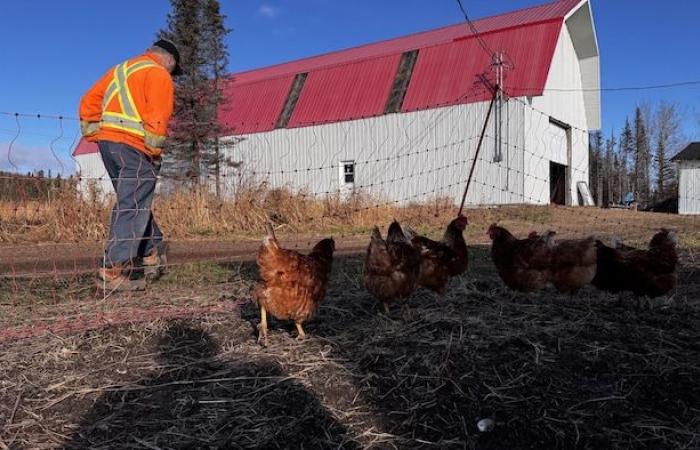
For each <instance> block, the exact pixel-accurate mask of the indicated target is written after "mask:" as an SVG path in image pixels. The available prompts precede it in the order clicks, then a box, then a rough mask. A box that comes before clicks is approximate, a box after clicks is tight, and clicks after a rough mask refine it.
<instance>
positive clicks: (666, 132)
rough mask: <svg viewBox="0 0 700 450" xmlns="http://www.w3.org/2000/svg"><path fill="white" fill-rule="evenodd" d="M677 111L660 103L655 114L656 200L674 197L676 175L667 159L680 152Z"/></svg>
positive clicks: (671, 106)
mask: <svg viewBox="0 0 700 450" xmlns="http://www.w3.org/2000/svg"><path fill="white" fill-rule="evenodd" d="M683 140H684V139H683V137H682V136H681V124H680V118H679V115H678V109H677V108H676V106H675V105H673V104H670V103H666V102H662V103H661V104H660V105H659V107H658V109H657V112H656V139H655V141H656V142H655V143H656V151H655V154H654V163H655V167H656V189H655V194H656V198H657V199H658V200H664V199H666V198H668V197H669V196H670V195H674V194H675V193H676V190H677V186H676V184H677V180H676V178H677V174H676V170H675V167H674V166H673V164H672V163H671V162H670V161H669V157H670V156H671V155H673V154H675V153H677V152H678V151H679V150H680V147H681V145H682V142H683Z"/></svg>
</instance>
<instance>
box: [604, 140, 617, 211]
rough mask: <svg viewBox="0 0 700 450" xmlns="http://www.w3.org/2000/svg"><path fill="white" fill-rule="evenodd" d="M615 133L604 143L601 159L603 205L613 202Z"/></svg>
mask: <svg viewBox="0 0 700 450" xmlns="http://www.w3.org/2000/svg"><path fill="white" fill-rule="evenodd" d="M616 145H617V141H616V140H615V133H614V132H613V133H611V134H610V137H609V138H608V139H607V140H606V141H605V157H604V158H603V171H602V172H603V184H604V188H603V189H604V190H603V203H602V204H603V205H608V204H610V203H612V202H613V201H614V195H613V188H614V186H615V183H614V180H615V170H614V169H615V167H614V162H613V153H614V152H615V146H616Z"/></svg>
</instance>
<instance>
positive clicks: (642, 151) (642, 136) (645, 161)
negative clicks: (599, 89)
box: [634, 107, 651, 205]
mask: <svg viewBox="0 0 700 450" xmlns="http://www.w3.org/2000/svg"><path fill="white" fill-rule="evenodd" d="M646 129H647V128H646V124H645V123H644V117H643V116H642V110H641V108H639V107H637V109H636V111H635V119H634V146H635V164H634V179H635V192H636V194H637V201H638V202H639V203H640V204H642V205H646V204H648V203H649V201H650V200H651V199H650V184H649V168H650V167H649V166H650V164H651V152H650V149H649V136H648V135H647V131H646Z"/></svg>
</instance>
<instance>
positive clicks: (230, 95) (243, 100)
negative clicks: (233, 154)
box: [219, 75, 294, 134]
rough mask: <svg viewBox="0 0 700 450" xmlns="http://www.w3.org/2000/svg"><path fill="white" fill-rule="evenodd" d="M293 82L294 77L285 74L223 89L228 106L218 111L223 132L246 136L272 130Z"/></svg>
mask: <svg viewBox="0 0 700 450" xmlns="http://www.w3.org/2000/svg"><path fill="white" fill-rule="evenodd" d="M293 81H294V75H288V76H285V77H281V78H272V79H267V80H259V81H254V82H249V83H236V85H235V87H229V88H225V89H224V92H225V95H226V97H227V103H226V105H225V106H224V108H223V109H222V110H221V111H220V112H219V116H220V118H221V121H222V125H223V128H224V130H226V131H230V132H232V133H233V134H248V133H255V132H260V131H267V130H272V129H274V128H275V124H276V123H277V118H278V117H279V115H280V114H281V112H282V108H284V103H285V101H286V100H287V95H288V94H289V90H290V89H291V86H292V82H293Z"/></svg>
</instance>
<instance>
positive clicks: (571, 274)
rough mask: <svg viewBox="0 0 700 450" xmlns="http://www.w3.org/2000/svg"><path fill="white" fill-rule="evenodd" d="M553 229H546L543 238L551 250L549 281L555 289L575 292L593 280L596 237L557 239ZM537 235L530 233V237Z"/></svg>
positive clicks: (570, 292)
mask: <svg viewBox="0 0 700 450" xmlns="http://www.w3.org/2000/svg"><path fill="white" fill-rule="evenodd" d="M555 234H556V233H555V232H554V231H548V232H546V233H545V234H544V236H542V237H540V239H543V240H544V241H545V242H546V243H547V245H548V246H549V248H550V249H551V250H552V265H551V267H550V271H551V281H552V284H553V285H554V287H555V288H556V290H557V291H559V292H561V293H563V294H575V293H577V292H578V291H579V290H580V289H581V288H583V287H584V286H586V285H587V284H589V283H590V282H591V281H593V277H595V274H596V267H597V256H598V252H597V249H596V238H595V237H593V236H591V237H588V238H586V239H568V240H562V241H557V240H556V239H555V237H554V235H555ZM535 236H537V237H539V236H538V235H537V234H536V233H530V238H532V237H535Z"/></svg>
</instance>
